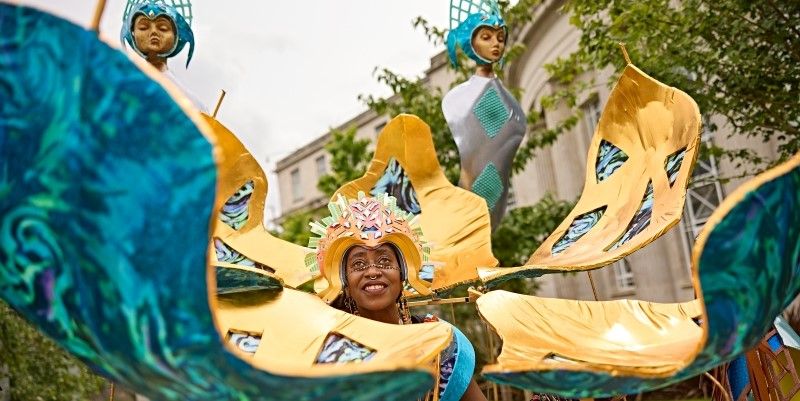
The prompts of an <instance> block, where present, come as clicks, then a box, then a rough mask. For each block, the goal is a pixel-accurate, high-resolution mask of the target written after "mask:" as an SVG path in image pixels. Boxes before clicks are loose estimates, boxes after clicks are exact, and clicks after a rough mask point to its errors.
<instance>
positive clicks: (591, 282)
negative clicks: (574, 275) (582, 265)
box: [586, 271, 600, 301]
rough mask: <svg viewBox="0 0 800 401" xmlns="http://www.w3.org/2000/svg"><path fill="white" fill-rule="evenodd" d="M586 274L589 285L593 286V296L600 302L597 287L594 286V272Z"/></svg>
mask: <svg viewBox="0 0 800 401" xmlns="http://www.w3.org/2000/svg"><path fill="white" fill-rule="evenodd" d="M586 274H587V275H588V276H589V284H591V285H592V294H593V295H594V300H595V301H599V300H600V298H598V297H597V287H595V285H594V279H593V278H592V272H590V271H587V272H586Z"/></svg>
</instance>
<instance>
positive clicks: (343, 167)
mask: <svg viewBox="0 0 800 401" xmlns="http://www.w3.org/2000/svg"><path fill="white" fill-rule="evenodd" d="M369 143H370V141H369V140H367V139H358V138H356V128H355V127H351V128H348V129H346V130H335V131H333V132H332V134H331V141H330V142H328V143H327V144H326V145H325V150H327V151H328V153H329V154H330V156H331V158H330V160H331V162H330V167H331V171H330V172H329V173H328V174H325V175H323V176H322V177H320V178H319V181H318V182H317V189H319V190H320V191H322V193H324V194H325V195H327V196H329V197H330V196H333V194H334V192H336V191H337V190H338V189H339V187H341V186H342V185H344V184H346V183H348V182H350V181H353V180H355V179H356V178H359V177H361V176H362V175H364V172H365V171H366V170H367V165H368V164H369V162H370V160H371V159H372V155H371V152H368V151H367V148H368V147H369Z"/></svg>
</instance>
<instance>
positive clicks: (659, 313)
mask: <svg viewBox="0 0 800 401" xmlns="http://www.w3.org/2000/svg"><path fill="white" fill-rule="evenodd" d="M477 303H478V308H479V311H480V313H481V315H482V316H483V317H484V318H485V319H486V320H487V321H488V322H489V324H490V325H491V326H492V327H493V328H494V329H495V330H496V331H497V333H498V334H499V335H500V337H501V338H502V339H503V349H502V352H501V353H500V356H499V357H498V358H497V363H496V364H494V365H489V366H486V367H485V368H484V372H483V373H492V372H503V373H507V372H530V371H538V370H571V371H576V370H577V371H587V370H588V371H600V372H609V373H612V374H615V375H617V374H621V375H636V376H639V377H664V376H670V375H673V374H675V373H676V372H678V371H679V370H680V369H681V368H683V367H685V366H686V365H688V364H689V363H690V362H691V361H692V360H693V359H694V356H695V355H696V353H697V351H698V344H700V342H701V340H702V337H703V329H702V328H701V327H700V326H698V325H697V324H696V323H695V322H694V321H693V320H692V319H693V318H698V317H700V316H701V315H702V310H701V306H700V304H699V302H698V301H696V300H695V301H691V302H686V303H682V304H658V303H651V302H643V301H634V300H619V301H574V300H565V299H553V298H539V297H535V296H527V295H520V294H514V293H510V292H507V291H492V292H489V293H488V294H485V295H483V296H481V297H480V298H478V301H477Z"/></svg>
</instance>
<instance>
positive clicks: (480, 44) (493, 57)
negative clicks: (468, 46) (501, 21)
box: [472, 26, 506, 63]
mask: <svg viewBox="0 0 800 401" xmlns="http://www.w3.org/2000/svg"><path fill="white" fill-rule="evenodd" d="M472 48H473V49H475V53H477V54H478V56H480V57H482V58H483V59H485V60H490V61H491V62H493V63H494V62H497V61H500V59H501V58H502V57H503V52H504V51H505V50H506V30H505V29H504V28H502V27H496V28H495V27H491V26H482V27H480V28H478V30H477V31H476V32H475V34H474V35H473V36H472Z"/></svg>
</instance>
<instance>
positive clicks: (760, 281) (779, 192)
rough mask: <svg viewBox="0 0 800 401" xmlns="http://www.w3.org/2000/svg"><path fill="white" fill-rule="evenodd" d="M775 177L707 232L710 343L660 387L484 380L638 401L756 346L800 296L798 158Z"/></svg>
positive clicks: (580, 377) (578, 380) (652, 382)
mask: <svg viewBox="0 0 800 401" xmlns="http://www.w3.org/2000/svg"><path fill="white" fill-rule="evenodd" d="M778 169H783V170H782V172H781V173H780V174H777V176H776V177H774V178H771V179H768V180H765V182H763V183H761V184H760V185H757V186H754V187H752V188H749V189H743V191H745V193H744V194H741V195H743V196H741V198H740V200H739V201H737V202H736V204H735V206H733V208H732V209H731V210H729V211H728V212H727V213H726V214H725V215H724V216H723V217H722V219H721V221H720V222H719V223H717V224H716V225H714V226H713V227H708V228H707V229H708V230H710V232H709V233H708V237H707V240H706V243H705V246H704V247H703V249H702V252H701V255H700V259H699V266H695V268H698V269H699V271H700V284H701V287H702V290H703V300H704V301H705V307H706V311H707V314H708V322H707V324H708V340H707V341H706V344H705V346H704V347H703V349H702V350H701V352H700V354H699V355H698V356H697V358H696V359H695V360H694V361H693V362H692V363H691V364H690V365H689V366H688V367H686V368H685V369H683V370H681V371H680V372H678V374H676V375H675V376H672V377H667V378H662V379H643V378H638V377H630V376H617V377H614V376H611V375H609V374H606V373H593V372H569V371H536V372H515V373H498V374H488V375H486V376H487V377H488V378H489V379H491V380H494V381H496V382H499V383H504V384H509V385H513V386H517V387H522V388H526V389H529V390H532V391H536V392H541V393H550V394H559V395H562V396H566V397H576V398H584V397H608V396H612V395H618V394H635V393H640V392H643V391H649V390H653V389H656V388H660V387H665V386H668V385H670V384H673V383H677V382H679V381H681V380H685V379H688V378H690V377H694V376H697V375H699V374H702V373H703V372H706V371H708V370H709V369H711V368H713V367H716V366H718V365H720V364H722V363H725V362H728V361H731V360H733V359H735V358H736V357H737V356H738V355H740V354H742V353H743V352H744V351H746V350H748V349H750V348H752V347H753V346H755V345H756V344H758V342H759V341H760V340H761V337H762V336H763V335H764V333H766V332H767V330H768V329H769V328H770V327H771V325H772V323H773V320H774V319H775V317H776V316H777V315H778V314H780V313H781V311H783V309H785V308H786V307H787V306H788V305H789V303H790V302H791V301H792V300H793V299H794V298H795V297H796V296H797V295H798V293H800V155H797V156H795V157H794V158H793V159H792V160H790V161H789V162H787V163H786V164H784V165H782V166H779V167H778ZM766 174H775V173H766ZM759 179H760V177H756V178H755V180H759ZM744 185H745V186H747V185H748V183H745V184H744ZM738 195H740V194H737V193H734V194H733V195H732V196H738Z"/></svg>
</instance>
